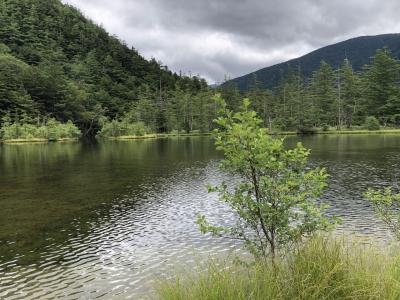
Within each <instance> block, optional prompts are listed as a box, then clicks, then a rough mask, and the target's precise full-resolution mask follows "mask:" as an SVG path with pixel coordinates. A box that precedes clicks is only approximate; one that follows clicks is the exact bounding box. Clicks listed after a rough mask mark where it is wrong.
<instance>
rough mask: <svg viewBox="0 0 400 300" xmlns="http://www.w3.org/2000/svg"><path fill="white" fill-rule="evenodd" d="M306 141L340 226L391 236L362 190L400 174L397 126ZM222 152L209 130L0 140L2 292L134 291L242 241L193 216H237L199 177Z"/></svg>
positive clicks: (75, 294)
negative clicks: (140, 136) (99, 138)
mask: <svg viewBox="0 0 400 300" xmlns="http://www.w3.org/2000/svg"><path fill="white" fill-rule="evenodd" d="M297 141H298V139H297V138H295V137H291V138H288V140H287V143H288V145H293V144H295V143H296V142H297ZM302 142H303V143H304V145H305V146H306V147H310V148H312V157H311V163H312V164H313V165H323V166H325V167H327V169H328V172H329V173H330V174H331V177H330V187H329V189H328V190H327V191H326V194H325V196H324V200H325V201H327V202H329V203H331V205H332V207H331V209H330V213H333V214H336V215H339V216H342V217H343V219H344V223H343V225H342V226H341V227H340V228H339V229H338V231H352V232H354V233H356V234H363V235H367V236H372V237H374V238H388V233H387V231H386V229H385V227H384V226H383V224H381V223H380V222H379V221H377V220H376V218H375V217H374V216H373V213H372V211H371V208H370V207H369V205H368V203H367V202H365V201H364V200H363V199H362V198H361V197H360V195H361V193H362V192H364V191H365V189H366V188H367V187H369V186H385V185H387V184H392V183H393V182H394V181H396V180H397V178H398V177H399V172H400V171H399V170H398V168H397V166H398V164H399V162H400V154H399V150H400V136H393V135H371V136H365V135H360V136H354V135H351V136H350V135H349V136H346V135H344V136H333V135H326V136H314V137H305V138H304V139H303V140H302ZM219 159H220V154H219V153H217V152H216V151H215V149H214V146H213V143H212V141H211V140H210V139H209V138H184V139H170V140H143V141H124V142H105V143H97V144H81V143H72V144H65V145H63V144H48V145H46V144H42V145H23V146H19V145H3V146H0V298H7V299H37V298H40V299H47V298H49V299H55V298H66V299H82V298H84V299H85V298H96V297H100V298H101V297H103V298H105V299H109V298H122V299H125V298H132V299H138V298H140V295H143V294H146V293H148V289H149V286H150V285H151V283H150V282H151V280H152V279H153V278H154V276H157V275H160V274H164V273H166V272H169V271H171V268H173V267H174V266H176V265H177V264H179V263H180V264H183V265H184V264H188V263H190V261H194V260H195V259H196V256H197V255H199V254H203V255H208V254H216V253H226V252H227V251H241V250H240V249H241V248H240V245H237V244H234V243H231V242H229V241H226V240H224V241H221V240H217V239H214V238H210V237H207V236H206V237H205V236H202V235H201V234H199V232H198V229H197V227H196V225H195V224H194V221H195V217H196V214H197V213H198V212H204V213H206V214H207V216H208V218H209V219H211V221H215V222H224V223H229V222H233V216H232V214H231V213H230V212H229V210H228V209H227V208H226V207H224V206H223V205H221V204H220V203H218V201H217V200H216V199H215V196H214V195H208V194H207V192H206V190H205V188H204V186H205V185H206V183H210V182H211V183H212V182H218V181H220V180H222V179H223V175H222V174H221V173H220V172H219V171H218V168H217V165H218V160H219Z"/></svg>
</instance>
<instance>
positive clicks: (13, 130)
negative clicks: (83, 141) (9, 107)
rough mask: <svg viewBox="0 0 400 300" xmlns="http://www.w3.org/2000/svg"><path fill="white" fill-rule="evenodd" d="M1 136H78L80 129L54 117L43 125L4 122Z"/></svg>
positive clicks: (6, 138)
mask: <svg viewBox="0 0 400 300" xmlns="http://www.w3.org/2000/svg"><path fill="white" fill-rule="evenodd" d="M1 134H2V138H3V139H4V140H11V139H35V138H36V139H37V138H40V139H48V140H58V139H61V138H78V137H79V136H80V135H81V131H80V130H79V129H78V128H77V127H76V126H75V125H74V124H73V123H72V122H71V121H68V122H67V123H66V124H63V123H60V122H58V121H57V120H55V119H49V120H48V121H47V123H46V124H45V125H41V126H38V125H33V124H27V123H23V124H20V123H18V122H16V123H5V124H3V127H2V128H1Z"/></svg>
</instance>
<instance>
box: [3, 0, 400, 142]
mask: <svg viewBox="0 0 400 300" xmlns="http://www.w3.org/2000/svg"><path fill="white" fill-rule="evenodd" d="M302 74H304V72H302V70H301V69H300V67H293V68H290V66H289V67H288V71H287V72H286V75H285V76H283V77H282V79H281V80H280V82H279V83H278V84H277V86H275V87H274V88H272V89H270V90H267V89H265V87H264V86H263V84H262V83H261V82H259V81H258V80H257V77H256V76H255V77H254V78H253V80H252V83H251V84H250V86H249V90H248V91H246V92H241V91H240V90H239V89H238V87H237V86H236V85H235V83H234V82H233V81H228V82H227V83H225V84H223V85H221V86H220V87H218V88H216V89H211V88H209V87H208V85H207V82H206V81H205V80H204V79H202V78H200V77H198V76H186V75H182V74H176V73H174V72H172V71H170V70H168V68H167V67H165V66H163V65H162V64H161V62H158V61H156V60H155V59H151V60H150V61H148V60H146V59H144V58H143V57H142V56H141V55H140V54H139V53H138V52H137V51H136V50H135V49H133V48H130V47H128V46H127V45H126V44H125V43H124V42H122V41H120V40H119V39H118V38H117V37H114V36H111V35H109V34H108V33H107V32H106V31H105V30H104V29H103V28H102V27H101V26H98V25H96V24H94V23H93V22H92V21H90V20H88V19H87V18H85V17H84V16H83V14H82V13H81V12H79V10H77V9H76V8H74V7H72V6H69V5H64V4H62V3H61V2H60V1H59V0H47V1H41V0H3V1H1V2H0V122H1V126H2V127H3V130H2V133H3V138H4V136H5V135H6V132H7V135H8V136H9V137H10V138H17V137H21V134H20V132H29V134H30V135H33V136H35V134H31V132H41V135H39V136H43V135H44V133H43V132H45V130H44V129H43V126H46V125H47V124H48V123H49V124H58V123H57V122H61V123H64V124H66V123H67V122H68V121H71V122H72V123H73V124H74V125H75V126H77V127H78V128H79V129H80V131H81V133H82V135H84V136H94V135H96V134H99V135H102V136H121V135H143V134H145V133H150V132H183V131H184V132H191V131H202V132H207V131H209V130H210V129H212V127H213V126H214V125H213V122H212V120H213V119H214V118H215V116H216V104H215V103H214V101H213V95H214V94H215V93H216V92H219V93H221V94H222V97H223V98H224V99H225V100H226V102H227V104H228V107H229V108H231V109H233V110H236V109H237V108H238V106H239V105H240V103H241V101H242V99H243V98H244V97H248V98H250V99H251V100H252V106H253V108H254V109H255V110H256V111H257V112H258V113H259V115H260V116H261V117H262V118H263V119H264V121H265V126H266V127H268V128H269V129H271V130H299V131H301V132H306V131H310V130H312V129H314V128H322V129H329V127H332V126H335V127H338V128H342V127H347V128H351V127H354V126H359V125H363V124H364V122H365V119H366V118H367V117H369V116H373V117H375V118H376V119H377V120H378V121H379V122H380V123H381V124H382V125H384V126H394V125H400V63H399V61H398V60H397V59H396V58H395V57H394V56H393V55H392V54H391V53H390V50H389V49H388V48H383V49H380V50H378V51H377V52H376V53H375V55H374V56H373V57H372V58H371V59H370V61H369V63H368V64H366V65H365V66H364V67H363V68H362V69H361V70H360V71H357V72H356V71H355V70H353V67H352V61H351V60H347V59H345V60H344V61H343V62H342V63H341V65H340V66H339V67H338V66H335V67H334V66H331V65H329V64H328V63H326V62H324V61H321V63H320V66H319V68H318V69H317V70H315V71H314V72H313V73H312V74H311V76H309V77H307V78H304V76H303V75H302ZM21 123H23V124H24V125H27V126H25V127H24V128H25V129H24V130H20V127H19V125H18V124H21ZM13 124H14V125H15V124H17V125H15V126H14V127H13V128H11V129H10V128H9V127H10V126H12V125H13ZM68 124H69V125H68V126H67V127H65V129H63V130H61V131H62V132H64V133H62V134H61V135H60V136H64V135H65V132H73V133H74V136H76V132H77V130H76V129H75V128H73V127H71V123H68ZM28 125H31V127H29V126H28ZM32 126H33V127H32ZM57 126H58V125H57ZM6 127H7V128H6ZM4 128H6V129H7V130H5V129H4ZM60 128H61V127H60ZM9 129H10V130H9Z"/></svg>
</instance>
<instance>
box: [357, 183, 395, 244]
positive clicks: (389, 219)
mask: <svg viewBox="0 0 400 300" xmlns="http://www.w3.org/2000/svg"><path fill="white" fill-rule="evenodd" d="M364 197H365V198H367V199H368V200H369V202H370V203H371V204H372V206H373V208H374V209H375V212H376V214H377V215H378V217H379V218H380V219H381V220H382V221H383V222H385V223H386V225H387V226H388V227H389V229H390V230H391V231H392V232H393V234H394V235H395V236H396V238H397V239H398V240H400V213H399V208H400V193H395V192H394V191H393V189H392V188H391V187H387V188H385V189H383V190H376V189H372V188H370V189H368V191H367V192H366V193H365V194H364Z"/></svg>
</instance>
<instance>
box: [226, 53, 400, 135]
mask: <svg viewBox="0 0 400 300" xmlns="http://www.w3.org/2000/svg"><path fill="white" fill-rule="evenodd" d="M335 68H336V69H334V68H333V67H332V66H330V65H329V64H328V63H326V62H324V61H321V63H320V65H319V67H318V68H317V69H316V70H315V71H314V72H313V73H312V74H311V76H310V77H309V78H304V77H303V75H302V70H301V69H300V68H298V69H293V68H289V69H288V72H287V74H286V76H285V77H283V78H282V80H281V81H280V82H279V84H278V85H277V86H276V87H274V88H273V89H272V90H271V91H268V90H265V89H264V88H263V86H262V84H261V82H259V81H258V78H256V77H255V78H253V84H252V86H251V88H250V89H249V91H247V92H246V93H245V95H246V96H247V97H248V98H250V99H252V108H253V109H254V110H255V111H256V112H257V113H258V114H259V115H260V116H261V117H262V119H263V121H264V126H265V127H267V128H268V129H269V130H270V131H297V132H299V133H314V132H316V131H318V130H321V131H329V128H331V127H335V128H336V129H337V130H343V129H351V128H353V127H358V126H364V125H365V124H364V123H365V120H366V118H367V117H375V118H376V119H377V120H378V122H379V123H380V124H381V125H382V126H383V128H396V127H398V126H399V125H400V123H399V120H400V118H399V113H400V62H399V60H397V59H396V58H394V57H393V56H392V55H391V53H390V52H389V50H388V49H386V48H384V49H380V50H378V51H377V52H376V54H375V55H374V56H373V57H372V60H371V63H370V64H369V65H365V66H364V67H363V69H362V70H361V71H359V72H355V71H354V69H353V67H352V65H351V61H349V60H347V59H346V60H344V61H343V62H342V63H341V65H340V66H339V67H337V65H336V66H335ZM220 89H221V93H222V97H223V98H224V99H226V101H227V103H228V105H230V107H231V108H232V109H234V110H236V109H237V107H238V106H237V105H236V106H235V105H234V104H235V103H239V102H240V99H241V97H242V94H243V93H241V92H240V91H239V90H238V89H237V88H236V86H235V85H234V83H233V82H232V81H230V82H227V83H226V84H225V85H223V86H222V87H221V88H220ZM368 121H369V122H370V121H371V120H370V119H368ZM369 124H370V123H369ZM367 125H368V124H367ZM371 128H374V130H376V129H378V128H377V126H374V125H372V126H371Z"/></svg>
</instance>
